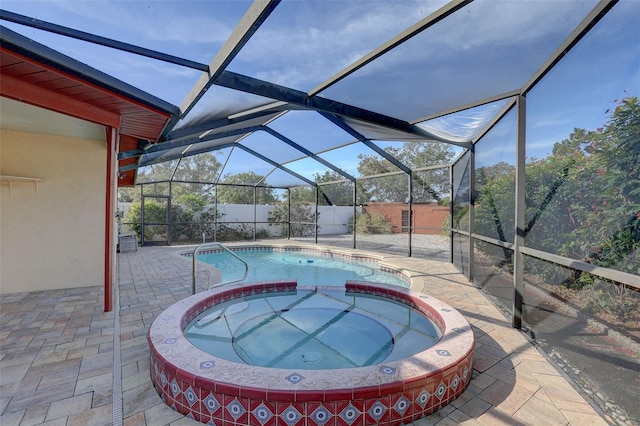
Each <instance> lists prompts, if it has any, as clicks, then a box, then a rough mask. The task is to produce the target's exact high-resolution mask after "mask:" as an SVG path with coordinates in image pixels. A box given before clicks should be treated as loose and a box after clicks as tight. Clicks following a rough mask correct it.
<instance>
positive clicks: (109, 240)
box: [104, 127, 118, 312]
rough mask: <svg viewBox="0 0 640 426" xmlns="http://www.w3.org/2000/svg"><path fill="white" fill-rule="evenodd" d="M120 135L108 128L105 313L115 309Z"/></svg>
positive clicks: (113, 129)
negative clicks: (115, 221) (115, 252)
mask: <svg viewBox="0 0 640 426" xmlns="http://www.w3.org/2000/svg"><path fill="white" fill-rule="evenodd" d="M117 138H118V133H117V130H116V129H115V128H113V127H108V128H107V165H106V177H105V185H106V188H105V194H106V195H105V197H106V199H105V214H104V216H105V218H104V219H105V220H104V311H105V312H111V310H112V309H113V278H114V274H113V258H114V257H115V255H114V251H115V244H114V236H113V232H114V229H113V224H114V220H115V203H114V199H115V191H116V189H115V188H116V146H117Z"/></svg>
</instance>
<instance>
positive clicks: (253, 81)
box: [212, 71, 469, 146]
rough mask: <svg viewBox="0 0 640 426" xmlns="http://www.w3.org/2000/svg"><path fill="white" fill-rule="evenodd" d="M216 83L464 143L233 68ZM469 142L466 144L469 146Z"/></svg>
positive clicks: (428, 138)
mask: <svg viewBox="0 0 640 426" xmlns="http://www.w3.org/2000/svg"><path fill="white" fill-rule="evenodd" d="M212 84H216V85H218V86H221V87H226V88H229V89H233V90H238V91H241V92H245V93H251V94H254V95H258V96H263V97H265V98H269V99H274V100H278V101H284V102H287V103H290V104H292V105H298V106H301V107H304V108H308V109H311V110H315V111H318V112H328V113H330V114H335V115H338V116H345V117H350V118H352V119H355V120H359V121H364V122H367V123H371V124H375V125H378V126H382V127H387V128H389V129H393V130H398V131H401V132H404V133H408V134H411V135H415V136H419V137H421V138H424V140H425V141H432V142H445V143H450V144H455V145H460V142H459V141H455V140H449V139H446V138H443V137H441V136H438V135H435V134H433V133H431V132H428V131H426V130H425V129H423V128H421V127H419V126H416V125H414V124H411V123H409V122H407V121H404V120H400V119H398V118H394V117H390V116H388V115H384V114H380V113H377V112H374V111H369V110H366V109H363V108H359V107H356V106H353V105H348V104H345V103H342V102H339V101H336V100H333V99H328V98H323V97H320V96H315V95H314V96H309V95H308V94H307V93H305V92H302V91H300V90H295V89H291V88H288V87H285V86H280V85H278V84H274V83H270V82H267V81H264V80H259V79H257V78H253V77H249V76H245V75H242V74H237V73H234V72H231V71H222V72H220V74H219V76H218V77H217V78H216V79H215V81H214V82H213V83H212ZM468 145H469V144H468V143H467V144H462V146H468Z"/></svg>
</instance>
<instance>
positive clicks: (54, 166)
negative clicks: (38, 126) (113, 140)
mask: <svg viewBox="0 0 640 426" xmlns="http://www.w3.org/2000/svg"><path fill="white" fill-rule="evenodd" d="M106 152H107V148H106V143H105V141H104V140H102V141H97V140H88V139H77V138H71V137H68V136H53V135H46V134H39V133H28V132H22V131H16V130H7V129H0V174H2V175H11V176H27V177H36V178H41V179H43V181H42V182H40V183H39V184H38V185H37V190H36V186H35V184H33V183H13V184H12V186H11V187H9V186H8V184H7V182H6V181H4V180H3V182H2V185H1V186H0V191H1V192H0V236H1V238H0V293H2V294H7V293H16V292H30V291H38V290H47V289H58V288H60V289H61V288H73V287H85V286H95V285H102V284H103V282H104V277H103V275H104V244H105V241H104V214H105V190H106V187H105V185H106V183H105V174H106Z"/></svg>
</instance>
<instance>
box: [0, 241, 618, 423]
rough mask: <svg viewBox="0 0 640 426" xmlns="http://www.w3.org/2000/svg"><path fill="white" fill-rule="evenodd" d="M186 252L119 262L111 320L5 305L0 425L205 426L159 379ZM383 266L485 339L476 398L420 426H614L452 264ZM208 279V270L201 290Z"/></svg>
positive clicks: (35, 303) (95, 293) (24, 303)
mask: <svg viewBox="0 0 640 426" xmlns="http://www.w3.org/2000/svg"><path fill="white" fill-rule="evenodd" d="M185 248H186V247H184V246H182V247H144V248H139V249H138V251H136V252H132V253H120V254H118V288H117V289H114V293H115V294H114V296H115V298H116V303H114V311H113V312H108V313H105V312H103V297H104V296H103V291H102V288H101V286H95V287H88V288H81V289H68V290H52V291H45V292H35V293H19V294H12V295H6V296H3V297H2V298H1V299H0V302H1V304H0V318H1V323H0V326H1V327H0V348H1V353H0V424H2V425H3V426H10V425H35V424H47V425H110V424H124V425H131V426H133V425H149V426H156V425H195V424H199V423H196V422H195V421H193V420H191V419H189V418H185V417H184V416H182V415H180V414H179V413H177V412H175V411H173V410H172V409H171V408H169V407H168V406H166V405H165V404H164V403H163V402H162V400H161V399H160V397H159V396H158V394H157V393H156V391H155V389H154V388H153V386H152V385H151V380H150V377H149V346H148V344H147V338H146V333H147V330H148V328H149V326H150V325H151V323H152V322H153V320H154V319H155V318H156V316H157V315H159V314H160V313H161V312H162V311H163V310H164V309H165V308H167V307H168V306H170V305H171V304H173V303H175V302H176V301H179V300H181V299H183V298H185V297H187V296H189V295H190V294H191V262H190V261H189V260H188V259H185V258H180V257H178V256H176V252H178V251H181V250H185ZM336 250H340V251H347V252H352V251H353V250H346V249H342V248H339V249H336ZM384 262H385V263H387V264H389V265H394V266H395V267H398V268H402V269H404V270H406V271H409V272H410V273H411V274H412V275H413V276H414V278H413V280H412V288H413V289H414V290H419V291H423V292H425V293H428V294H430V295H433V296H435V297H437V298H439V299H441V300H443V301H444V302H446V303H448V304H450V305H452V306H453V307H455V308H456V309H458V310H459V311H460V312H461V313H462V314H463V315H464V316H465V317H466V318H467V320H468V321H469V323H470V324H471V325H472V327H473V330H474V333H475V336H476V344H477V346H476V352H475V357H474V375H473V379H472V381H471V383H470V385H469V387H468V389H467V390H466V391H465V392H464V393H463V394H462V395H461V397H460V398H458V399H457V400H455V401H453V403H451V404H450V405H448V406H446V407H445V408H443V409H442V410H440V411H439V412H437V413H435V414H433V415H431V416H429V417H426V418H423V419H421V420H419V421H417V422H415V423H414V424H415V425H433V424H438V425H454V424H465V425H502V424H503V425H543V424H558V425H586V424H588V425H606V424H608V421H607V419H606V418H605V417H603V416H601V415H600V414H599V413H598V412H596V410H595V409H594V408H593V407H592V406H591V405H590V404H589V403H588V402H587V400H586V399H585V398H584V397H583V396H582V395H581V394H580V393H578V392H577V391H576V390H575V389H574V387H573V386H572V384H571V383H570V382H569V381H568V380H567V379H565V377H563V375H562V374H560V373H559V372H558V371H557V370H556V368H555V367H554V366H553V365H552V364H551V363H550V362H549V361H547V359H546V358H545V357H544V356H543V355H542V354H541V353H540V352H538V350H537V349H536V348H535V347H534V346H533V345H532V344H531V343H530V342H529V341H528V340H527V338H526V337H525V335H524V334H523V333H522V332H520V331H517V330H515V329H513V328H511V327H510V322H509V321H507V320H506V319H505V318H504V316H503V315H502V314H501V312H500V311H499V310H498V309H497V308H496V307H494V305H492V304H491V303H490V302H489V301H488V299H487V298H486V297H485V296H484V295H483V294H482V293H481V292H480V291H479V290H478V289H477V288H476V287H474V286H473V285H472V284H471V283H469V282H468V281H467V280H466V278H465V277H464V276H463V275H462V274H460V273H459V272H457V271H456V270H455V268H454V267H453V266H452V265H451V264H449V263H443V262H441V261H438V260H425V259H418V258H415V257H413V258H407V257H402V256H395V255H384ZM207 280H208V272H206V270H205V269H203V270H202V271H201V272H200V273H199V283H202V284H201V285H200V288H199V289H198V291H202V290H204V288H205V284H204V283H205V282H206V281H207Z"/></svg>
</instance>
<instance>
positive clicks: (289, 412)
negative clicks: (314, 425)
mask: <svg viewBox="0 0 640 426" xmlns="http://www.w3.org/2000/svg"><path fill="white" fill-rule="evenodd" d="M280 418H281V419H282V420H284V422H285V423H286V424H288V425H289V426H294V425H296V424H297V423H298V422H299V421H300V420H301V419H302V414H300V412H299V411H298V410H296V409H295V407H294V406H293V405H289V406H288V407H287V409H286V410H284V411H283V412H282V414H281V415H280Z"/></svg>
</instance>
